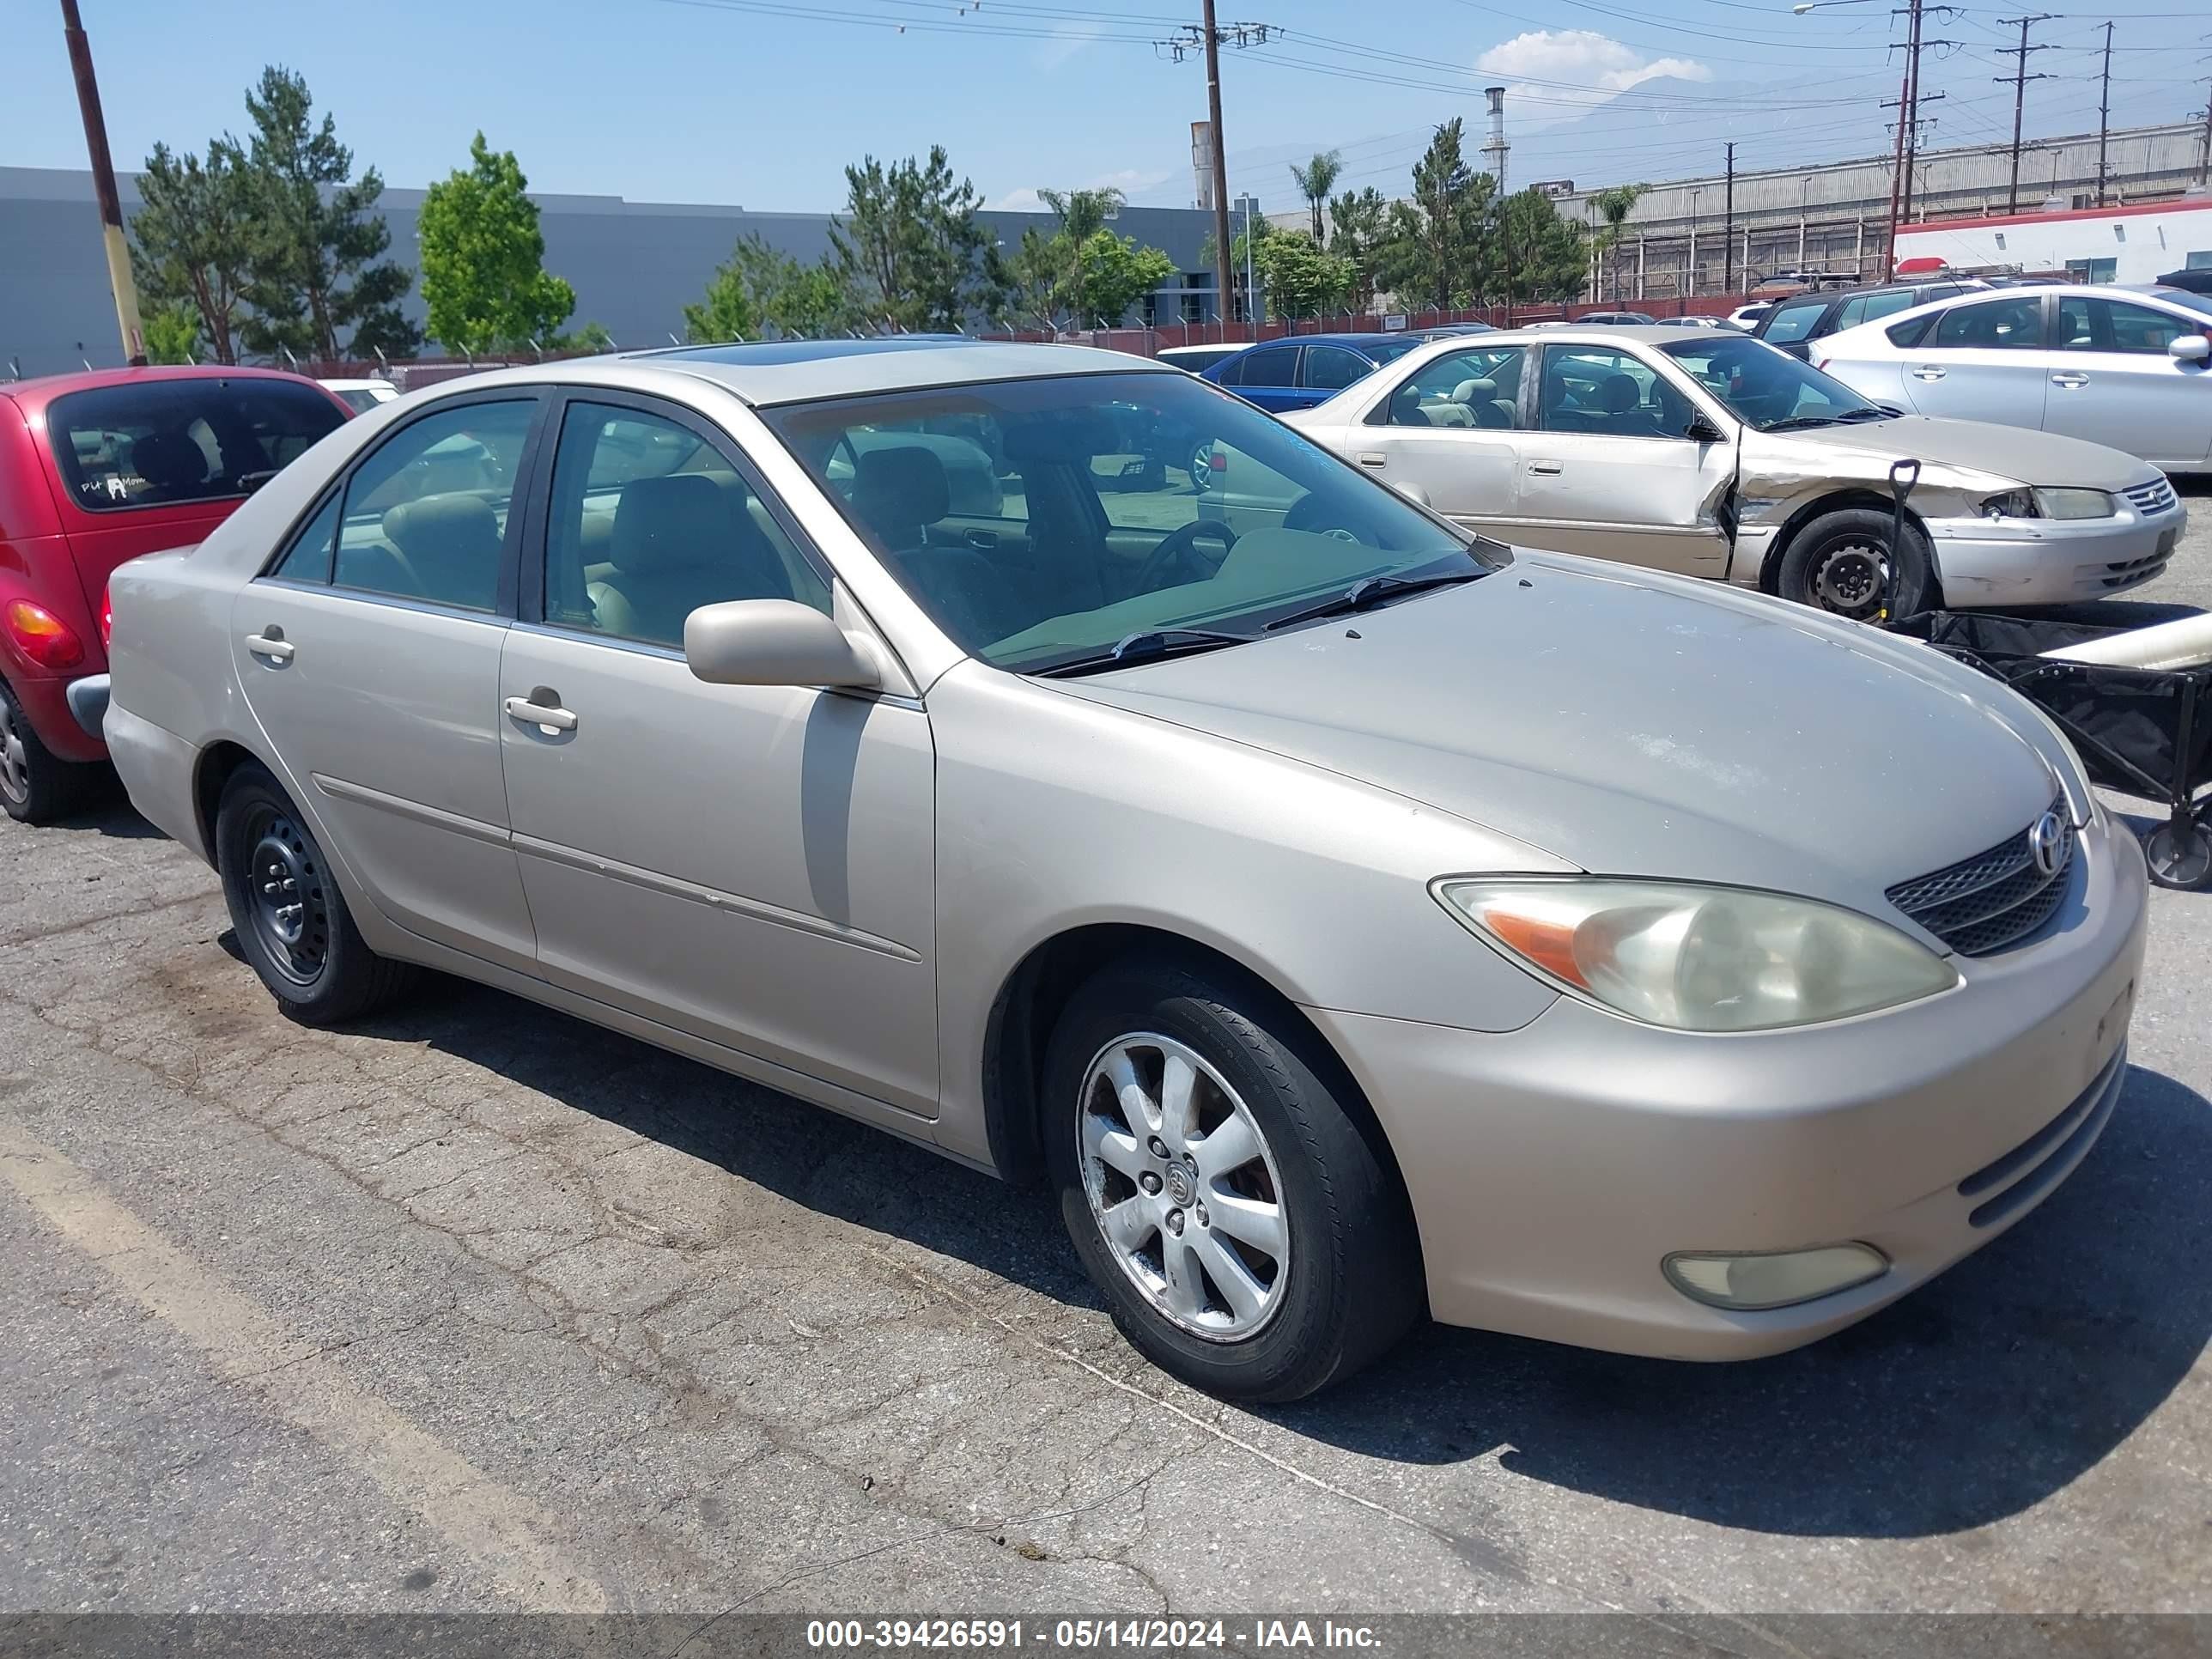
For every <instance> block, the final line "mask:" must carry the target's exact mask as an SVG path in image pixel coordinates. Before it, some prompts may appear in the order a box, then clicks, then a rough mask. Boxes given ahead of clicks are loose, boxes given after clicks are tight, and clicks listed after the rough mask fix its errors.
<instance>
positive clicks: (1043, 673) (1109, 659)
mask: <svg viewBox="0 0 2212 1659" xmlns="http://www.w3.org/2000/svg"><path fill="white" fill-rule="evenodd" d="M1253 637H1254V636H1253V635H1249V634H1225V633H1223V632H1221V631H1220V630H1219V629H1212V628H1140V629H1138V630H1137V631H1136V632H1135V633H1133V634H1126V635H1122V637H1121V642H1120V643H1119V644H1117V645H1115V647H1114V648H1113V649H1112V650H1110V651H1099V652H1096V653H1092V654H1091V655H1090V656H1087V657H1075V658H1072V659H1069V660H1068V661H1066V662H1056V663H1054V664H1053V665H1052V666H1051V667H1049V668H1037V669H1032V670H1030V672H1032V673H1034V674H1036V675H1037V676H1038V677H1039V678H1046V679H1058V678H1073V676H1075V675H1078V674H1097V673H1103V672H1104V671H1106V670H1107V669H1109V668H1129V667H1133V666H1134V665H1136V664H1138V663H1140V662H1158V661H1159V660H1160V659H1162V658H1164V657H1184V656H1189V655H1191V654H1192V653H1195V652H1200V651H1218V650H1219V649H1221V647H1224V646H1225V645H1249V644H1250V643H1251V642H1252V640H1253Z"/></svg>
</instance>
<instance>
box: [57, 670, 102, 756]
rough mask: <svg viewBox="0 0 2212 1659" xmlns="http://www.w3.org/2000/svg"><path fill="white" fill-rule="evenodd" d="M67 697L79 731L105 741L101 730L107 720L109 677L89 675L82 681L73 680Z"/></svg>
mask: <svg viewBox="0 0 2212 1659" xmlns="http://www.w3.org/2000/svg"><path fill="white" fill-rule="evenodd" d="M65 695H66V696H67V697H68V700H69V711H70V715H71V716H72V717H73V718H74V719H75V720H76V723H77V726H78V727H79V729H80V730H82V732H84V734H85V736H87V737H88V738H93V739H94V740H95V741H104V740H105V739H104V737H103V734H102V732H101V730H100V728H101V726H102V724H103V723H104V722H105V721H106V719H107V676H106V675H105V674H88V675H86V676H85V677H84V678H82V679H81V680H71V681H70V684H69V690H68V692H67V693H66V694H65Z"/></svg>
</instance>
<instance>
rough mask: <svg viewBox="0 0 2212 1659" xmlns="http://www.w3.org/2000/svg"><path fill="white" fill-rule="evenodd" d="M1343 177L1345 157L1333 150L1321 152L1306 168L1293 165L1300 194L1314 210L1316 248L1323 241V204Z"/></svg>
mask: <svg viewBox="0 0 2212 1659" xmlns="http://www.w3.org/2000/svg"><path fill="white" fill-rule="evenodd" d="M1343 176H1344V157H1343V156H1341V155H1339V154H1338V153H1337V152H1336V151H1334V150H1333V149H1325V150H1322V151H1319V152H1318V153H1316V155H1315V156H1314V158H1313V160H1312V161H1309V162H1307V163H1306V164H1305V165H1304V167H1300V166H1299V165H1298V164H1297V162H1296V161H1293V162H1291V178H1293V179H1297V181H1298V191H1299V193H1300V194H1301V195H1303V196H1304V197H1305V198H1306V203H1307V204H1308V205H1309V206H1310V207H1311V208H1312V209H1313V239H1314V244H1315V246H1320V244H1321V239H1322V232H1321V204H1322V203H1323V202H1326V201H1327V200H1328V193H1329V191H1333V190H1334V189H1335V188H1336V181H1337V180H1338V179H1340V178H1342V177H1343Z"/></svg>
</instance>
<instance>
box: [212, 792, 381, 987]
mask: <svg viewBox="0 0 2212 1659" xmlns="http://www.w3.org/2000/svg"><path fill="white" fill-rule="evenodd" d="M215 842H216V870H217V871H218V872H219V873H220V874H221V875H222V894H223V898H224V900H225V902H227V903H228V905H229V907H230V923H231V927H233V928H234V930H235V931H236V933H237V936H238V945H239V949H240V951H241V952H243V954H244V955H245V957H246V961H247V962H248V963H251V964H252V968H253V971H254V972H255V973H257V974H258V975H260V976H261V982H262V983H263V984H264V985H265V986H267V987H269V994H270V995H271V996H273V997H275V998H276V1006H277V1007H278V1008H279V1009H280V1010H282V1011H283V1014H284V1017H285V1018H288V1019H293V1020H297V1021H298V1022H299V1023H300V1024H302V1025H343V1024H346V1023H348V1022H349V1021H352V1020H356V1019H360V1018H363V1017H364V1016H366V1015H368V1014H371V1013H374V1012H376V1010H378V1009H379V1008H381V1007H383V1006H385V1005H386V1004H387V1003H389V1002H391V1001H392V1000H393V999H394V998H396V997H398V996H399V995H400V994H402V993H404V991H406V990H407V989H408V988H409V987H410V986H411V985H412V984H413V983H414V981H415V978H416V969H415V968H414V967H413V966H412V965H411V964H410V963H404V962H393V961H391V960H389V959H388V958H386V957H380V956H378V955H377V954H376V952H375V951H372V950H370V949H369V948H368V945H366V944H365V943H364V942H363V941H362V937H361V931H360V929H358V928H357V927H355V926H354V921H353V914H352V912H351V911H349V909H347V908H346V902H345V896H344V894H343V893H342V892H340V891H339V890H338V885H337V880H336V878H334V877H333V875H332V874H331V869H330V865H329V862H328V860H325V858H324V856H323V850H322V848H320V847H319V846H318V845H317V844H316V842H315V838H314V835H313V832H312V831H311V830H310V829H308V828H307V820H306V819H305V818H303V817H301V816H300V812H299V809H298V808H297V807H295V806H294V805H292V802H291V799H290V798H289V797H288V796H287V795H286V794H285V793H284V791H283V788H282V787H280V786H279V785H278V783H277V781H276V779H275V778H274V777H273V776H271V775H270V773H269V771H268V770H267V769H265V768H264V767H263V766H261V765H260V764H259V763H257V762H253V761H247V762H245V763H242V764H240V767H239V768H238V769H237V770H236V771H234V772H233V773H232V774H231V775H230V779H229V781H228V782H227V783H226V784H225V785H224V786H223V791H222V805H220V806H219V807H218V808H217V809H216V820H215Z"/></svg>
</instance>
